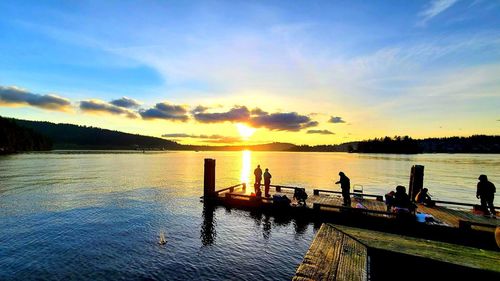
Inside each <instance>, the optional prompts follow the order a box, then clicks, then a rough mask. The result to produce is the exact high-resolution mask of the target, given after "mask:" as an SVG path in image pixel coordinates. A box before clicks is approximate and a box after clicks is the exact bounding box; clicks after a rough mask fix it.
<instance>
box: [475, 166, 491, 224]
mask: <svg viewBox="0 0 500 281" xmlns="http://www.w3.org/2000/svg"><path fill="white" fill-rule="evenodd" d="M478 180H479V182H478V183H477V192H476V197H477V198H478V199H479V198H481V209H482V210H483V212H484V213H485V214H486V215H489V212H488V207H489V208H490V212H491V214H493V215H496V212H495V206H493V199H494V198H495V192H496V188H495V185H494V184H493V183H492V182H490V181H488V177H487V176H486V175H480V176H479V178H478Z"/></svg>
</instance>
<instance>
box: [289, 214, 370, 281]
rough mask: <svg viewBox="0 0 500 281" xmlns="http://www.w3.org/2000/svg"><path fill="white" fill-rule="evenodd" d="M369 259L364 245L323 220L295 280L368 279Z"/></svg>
mask: <svg viewBox="0 0 500 281" xmlns="http://www.w3.org/2000/svg"><path fill="white" fill-rule="evenodd" d="M367 259H368V256H367V248H366V247H365V246H363V245H362V244H360V243H359V242H357V241H355V240H354V239H352V238H350V237H347V236H346V235H344V234H343V233H342V232H340V231H338V230H336V229H335V228H333V227H331V226H329V225H326V224H323V225H322V226H321V228H320V230H319V231H318V233H317V234H316V237H315V238H314V241H313V243H312V244H311V247H310V248H309V250H308V251H307V253H306V255H305V257H304V261H303V262H302V263H301V264H300V265H299V267H298V268H297V272H296V274H295V276H294V278H293V280H295V281H299V280H300V281H312V280H366V279H367Z"/></svg>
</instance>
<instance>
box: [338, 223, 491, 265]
mask: <svg viewBox="0 0 500 281" xmlns="http://www.w3.org/2000/svg"><path fill="white" fill-rule="evenodd" d="M329 226H330V227H332V228H335V229H337V230H339V231H341V232H343V233H345V234H346V235H348V236H351V237H355V238H356V240H358V241H359V242H361V243H362V244H364V245H365V246H367V247H368V248H374V249H379V250H384V251H391V252H395V253H400V254H405V255H411V256H415V257H422V258H427V259H431V260H435V261H439V262H445V263H450V264H454V265H458V266H464V267H469V268H475V269H481V270H488V271H493V272H497V273H500V252H498V251H488V250H483V249H478V248H473V247H467V246H462V245H457V244H451V243H446V242H439V241H432V240H425V239H421V238H414V237H408V236H402V235H397V234H391V233H386V232H379V231H372V230H366V229H360V228H354V227H348V226H341V225H330V224H329Z"/></svg>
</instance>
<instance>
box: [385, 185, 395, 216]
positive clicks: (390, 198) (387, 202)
mask: <svg viewBox="0 0 500 281" xmlns="http://www.w3.org/2000/svg"><path fill="white" fill-rule="evenodd" d="M394 194H395V192H394V191H393V190H391V192H389V193H387V194H386V195H385V205H387V212H390V211H391V208H392V206H393V205H394Z"/></svg>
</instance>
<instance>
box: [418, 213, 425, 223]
mask: <svg viewBox="0 0 500 281" xmlns="http://www.w3.org/2000/svg"><path fill="white" fill-rule="evenodd" d="M426 216H427V215H426V214H417V215H416V217H417V221H418V222H422V223H423V222H425V217H426Z"/></svg>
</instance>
